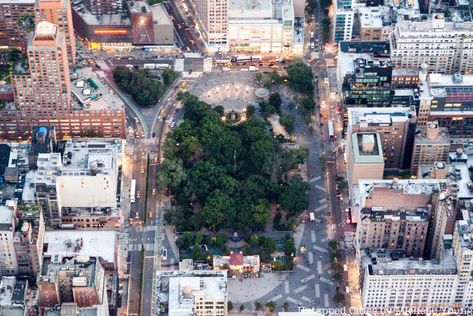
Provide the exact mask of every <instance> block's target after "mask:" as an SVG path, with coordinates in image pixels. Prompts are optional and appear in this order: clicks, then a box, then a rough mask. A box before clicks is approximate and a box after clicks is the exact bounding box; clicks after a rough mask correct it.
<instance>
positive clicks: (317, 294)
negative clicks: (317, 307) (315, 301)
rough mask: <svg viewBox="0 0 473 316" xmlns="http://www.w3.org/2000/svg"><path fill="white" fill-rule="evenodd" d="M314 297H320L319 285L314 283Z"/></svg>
mask: <svg viewBox="0 0 473 316" xmlns="http://www.w3.org/2000/svg"><path fill="white" fill-rule="evenodd" d="M315 297H317V298H319V297H320V285H319V283H315Z"/></svg>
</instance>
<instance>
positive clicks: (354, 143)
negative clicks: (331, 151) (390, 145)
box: [347, 133, 384, 185]
mask: <svg viewBox="0 0 473 316" xmlns="http://www.w3.org/2000/svg"><path fill="white" fill-rule="evenodd" d="M347 171H348V183H349V184H350V185H352V184H358V181H359V180H360V179H382V178H383V173H384V157H383V147H382V145H381V138H380V136H379V134H378V133H353V134H350V135H349V136H348V141H347Z"/></svg>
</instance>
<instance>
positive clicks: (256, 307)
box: [254, 302, 261, 311]
mask: <svg viewBox="0 0 473 316" xmlns="http://www.w3.org/2000/svg"><path fill="white" fill-rule="evenodd" d="M254 304H255V309H256V310H257V311H259V310H260V309H261V303H260V302H254Z"/></svg>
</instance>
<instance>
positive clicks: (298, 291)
mask: <svg viewBox="0 0 473 316" xmlns="http://www.w3.org/2000/svg"><path fill="white" fill-rule="evenodd" d="M306 288H307V285H303V286H301V287H300V288H297V289H295V290H294V294H297V293H300V292H302V291H304V290H305V289H306Z"/></svg>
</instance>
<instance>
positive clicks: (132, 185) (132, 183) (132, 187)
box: [130, 179, 136, 203]
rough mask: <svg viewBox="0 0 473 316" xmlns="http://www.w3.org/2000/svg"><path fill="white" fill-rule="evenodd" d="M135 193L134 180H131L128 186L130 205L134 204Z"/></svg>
mask: <svg viewBox="0 0 473 316" xmlns="http://www.w3.org/2000/svg"><path fill="white" fill-rule="evenodd" d="M135 193H136V180H135V179H132V180H131V185H130V203H135Z"/></svg>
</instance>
